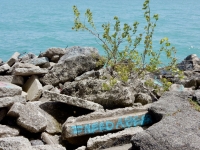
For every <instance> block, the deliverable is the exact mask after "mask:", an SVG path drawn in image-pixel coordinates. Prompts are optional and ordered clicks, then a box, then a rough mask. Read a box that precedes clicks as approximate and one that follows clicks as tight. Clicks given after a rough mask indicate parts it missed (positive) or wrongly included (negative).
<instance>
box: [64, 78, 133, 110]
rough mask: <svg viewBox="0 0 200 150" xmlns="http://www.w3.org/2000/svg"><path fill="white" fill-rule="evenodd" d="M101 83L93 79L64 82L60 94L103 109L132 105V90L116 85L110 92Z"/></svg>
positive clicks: (100, 80)
mask: <svg viewBox="0 0 200 150" xmlns="http://www.w3.org/2000/svg"><path fill="white" fill-rule="evenodd" d="M103 83H106V80H102V79H93V78H89V79H85V80H80V81H74V82H66V83H65V84H64V87H63V89H62V91H61V94H65V95H69V96H74V97H79V98H82V99H87V100H89V101H92V102H95V103H98V104H100V105H102V106H104V108H120V107H128V106H132V105H133V102H134V100H135V96H134V90H133V89H132V88H130V87H126V86H123V85H120V84H116V85H115V86H114V87H112V89H111V90H104V89H103Z"/></svg>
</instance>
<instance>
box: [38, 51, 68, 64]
mask: <svg viewBox="0 0 200 150" xmlns="http://www.w3.org/2000/svg"><path fill="white" fill-rule="evenodd" d="M64 54H65V49H63V48H55V47H53V48H49V49H47V50H46V51H45V52H44V53H41V54H40V55H39V56H38V57H47V58H49V60H50V61H53V62H55V63H57V61H58V58H57V59H56V57H58V56H59V58H60V57H62V56H63V55H64ZM52 59H53V60H52Z"/></svg>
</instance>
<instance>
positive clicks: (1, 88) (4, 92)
mask: <svg viewBox="0 0 200 150" xmlns="http://www.w3.org/2000/svg"><path fill="white" fill-rule="evenodd" d="M21 93H22V88H21V87H19V86H17V85H14V84H11V83H8V82H2V81H1V82H0V98H1V97H11V96H15V95H21Z"/></svg>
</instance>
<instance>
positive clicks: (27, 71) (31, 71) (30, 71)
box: [13, 68, 48, 76]
mask: <svg viewBox="0 0 200 150" xmlns="http://www.w3.org/2000/svg"><path fill="white" fill-rule="evenodd" d="M47 72H48V70H47V69H45V68H16V69H15V70H14V72H13V74H14V75H20V76H29V75H39V74H45V73H47Z"/></svg>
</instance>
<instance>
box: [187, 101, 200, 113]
mask: <svg viewBox="0 0 200 150" xmlns="http://www.w3.org/2000/svg"><path fill="white" fill-rule="evenodd" d="M189 102H190V104H191V105H192V107H193V108H194V109H195V110H196V111H199V112H200V105H199V104H198V103H197V102H196V101H194V100H192V99H189Z"/></svg>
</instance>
